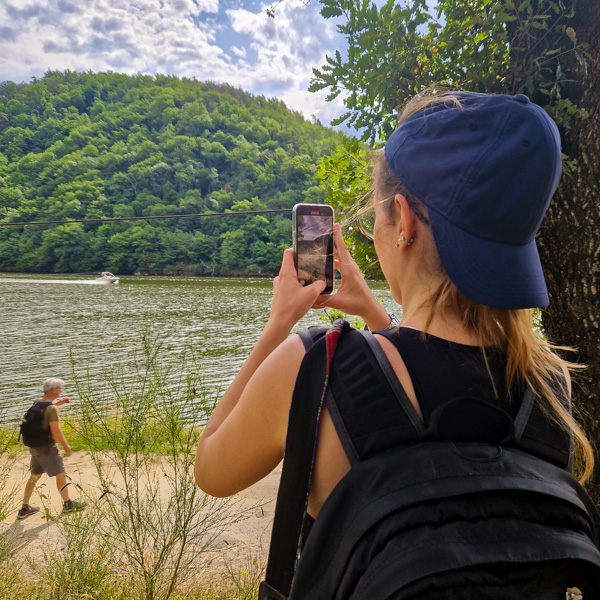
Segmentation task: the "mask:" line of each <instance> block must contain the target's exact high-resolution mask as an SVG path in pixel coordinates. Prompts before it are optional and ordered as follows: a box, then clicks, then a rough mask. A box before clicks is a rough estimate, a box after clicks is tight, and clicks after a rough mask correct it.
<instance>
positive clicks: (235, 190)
mask: <svg viewBox="0 0 600 600" xmlns="http://www.w3.org/2000/svg"><path fill="white" fill-rule="evenodd" d="M341 139H342V134H341V133H338V132H335V131H333V130H332V129H329V128H325V127H323V126H321V125H320V124H319V123H318V122H317V123H311V122H308V121H306V120H305V119H304V118H303V117H302V115H300V114H299V113H297V112H294V111H290V110H289V109H288V108H287V107H286V106H285V105H284V104H283V103H282V102H280V101H278V100H275V99H266V98H264V97H262V96H253V95H251V94H248V93H246V92H244V91H242V90H240V89H237V88H234V87H231V86H229V85H220V84H216V83H210V82H209V83H201V82H198V81H195V80H191V79H179V78H177V77H171V76H162V75H157V76H148V75H133V76H129V75H122V74H117V73H98V74H93V73H75V72H69V71H67V72H56V71H50V72H48V73H47V74H46V75H45V76H44V77H43V78H42V79H37V80H36V79H34V80H33V81H32V82H31V83H28V84H20V85H18V84H15V83H12V82H4V83H1V84H0V222H1V221H4V222H7V221H8V222H27V221H46V220H69V219H92V218H93V219H96V218H105V217H129V216H140V217H141V216H151V215H165V214H196V213H205V212H223V211H233V212H235V211H242V210H262V209H281V208H291V207H292V206H293V204H295V203H296V202H304V201H311V202H321V201H323V200H324V198H325V193H324V191H323V190H322V189H321V188H320V187H319V185H318V181H317V179H316V165H317V164H318V163H319V160H320V159H321V157H323V156H325V155H328V154H331V153H332V152H333V150H334V149H335V147H336V146H337V145H339V144H340V142H341ZM290 243H291V217H290V215H289V214H288V213H284V214H276V215H254V216H241V215H240V216H231V217H208V218H206V217H205V218H189V219H168V220H155V221H145V220H144V221H119V222H109V223H100V224H81V223H74V224H68V225H58V226H57V225H52V226H35V227H2V228H0V270H3V271H19V272H45V273H67V272H91V271H101V270H110V271H113V272H116V273H119V274H130V273H135V272H142V273H150V274H167V273H174V274H189V275H202V274H215V275H229V274H235V275H240V274H248V275H252V274H264V273H273V272H275V271H276V269H277V268H278V266H279V262H280V259H281V253H282V250H283V249H284V248H286V247H288V246H289V245H290Z"/></svg>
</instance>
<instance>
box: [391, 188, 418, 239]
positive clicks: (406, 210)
mask: <svg viewBox="0 0 600 600" xmlns="http://www.w3.org/2000/svg"><path fill="white" fill-rule="evenodd" d="M394 205H395V207H396V214H397V215H398V216H399V218H398V219H397V225H398V237H401V236H404V237H405V238H406V240H407V242H409V243H408V245H409V246H410V244H412V242H413V241H414V239H415V233H416V231H415V230H416V223H415V213H414V212H413V211H412V210H411V208H410V206H409V205H408V201H407V200H406V198H405V197H404V196H403V195H402V194H396V195H395V196H394Z"/></svg>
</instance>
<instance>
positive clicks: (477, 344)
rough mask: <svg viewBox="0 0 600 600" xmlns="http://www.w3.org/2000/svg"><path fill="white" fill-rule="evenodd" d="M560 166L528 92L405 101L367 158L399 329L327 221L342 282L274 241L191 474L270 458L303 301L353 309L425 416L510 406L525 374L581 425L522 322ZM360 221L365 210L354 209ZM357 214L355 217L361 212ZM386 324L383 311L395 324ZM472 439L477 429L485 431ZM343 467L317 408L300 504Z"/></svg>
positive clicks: (226, 486) (282, 427)
mask: <svg viewBox="0 0 600 600" xmlns="http://www.w3.org/2000/svg"><path fill="white" fill-rule="evenodd" d="M560 173H561V154H560V141H559V135H558V131H557V129H556V126H555V125H554V123H553V122H552V121H551V119H550V118H549V117H548V116H547V115H546V113H545V112H544V111H543V110H542V109H541V108H540V107H538V106H536V105H534V104H532V103H530V102H529V100H528V99H527V98H526V97H525V96H521V95H519V96H514V97H510V96H490V95H484V94H473V93H463V92H460V93H450V94H445V95H443V96H438V97H430V98H417V99H415V100H413V101H411V102H410V103H409V104H408V105H407V107H406V109H405V111H404V113H403V114H402V116H401V119H400V125H399V127H398V129H397V130H396V131H395V132H394V133H393V134H392V136H391V137H390V139H389V140H388V143H387V145H386V147H385V152H384V153H382V154H381V155H380V156H379V157H378V158H377V161H376V165H375V171H374V194H373V196H374V197H373V203H372V206H371V207H370V210H373V211H374V216H375V218H374V229H373V232H372V233H373V239H374V244H375V249H376V251H377V255H378V258H379V261H380V264H381V269H382V271H383V273H384V275H385V278H386V280H387V282H388V284H389V286H390V289H391V291H392V294H393V297H394V299H395V300H396V302H398V304H400V305H401V306H402V320H401V322H400V326H399V327H396V326H394V324H393V322H392V323H391V322H390V318H391V317H390V315H389V314H388V313H387V312H386V310H385V309H384V308H383V307H382V306H381V305H380V304H379V303H378V302H377V301H376V300H375V299H374V297H373V295H372V294H371V292H370V291H369V289H368V287H367V285H366V283H365V281H364V280H363V278H362V277H361V275H360V272H359V269H358V267H357V265H356V264H355V262H354V261H353V260H352V258H351V256H350V254H349V252H348V250H347V248H346V247H345V245H344V242H343V239H342V236H341V233H340V229H339V226H336V228H335V231H334V235H335V250H336V256H337V261H338V268H339V271H340V274H341V277H342V283H341V285H340V287H339V290H338V292H337V293H336V294H334V295H331V296H323V297H320V292H321V291H322V290H323V287H324V283H323V282H320V281H317V282H315V283H313V284H312V285H310V286H307V287H302V286H301V285H300V284H299V283H298V281H297V277H296V272H295V270H294V259H293V253H292V251H291V250H286V251H285V253H284V256H283V262H282V266H281V271H280V273H279V276H278V277H277V278H275V280H274V286H273V287H274V293H273V301H272V306H271V314H270V317H269V320H268V322H267V324H266V326H265V329H264V331H263V332H262V334H261V336H260V338H259V340H258V342H257V344H256V346H255V347H254V349H253V350H252V352H251V353H250V355H249V357H248V359H247V361H246V362H245V364H244V365H243V367H242V369H241V370H240V372H239V373H238V375H237V376H236V378H235V380H234V381H233V383H232V384H231V386H230V387H229V389H228V390H227V392H226V393H225V395H224V396H223V398H222V399H221V401H220V402H219V404H218V406H217V407H216V409H215V411H214V413H213V415H212V416H211V418H210V420H209V422H208V424H207V427H206V429H205V432H204V434H203V436H202V440H201V442H200V444H199V447H198V454H197V457H196V464H195V474H196V480H197V482H198V485H199V486H200V487H201V488H202V489H203V490H204V491H206V492H207V493H209V494H212V495H215V496H228V495H231V494H234V493H236V492H238V491H240V490H242V489H244V488H246V487H248V486H250V485H252V484H253V483H255V482H256V481H258V480H259V479H261V478H262V477H264V476H265V475H267V474H268V473H269V472H270V471H272V470H273V469H274V468H275V467H276V466H277V464H278V463H279V462H280V461H281V459H282V456H283V450H284V444H285V437H286V429H287V422H288V413H289V408H290V400H291V397H292V392H293V389H294V385H295V383H296V375H297V373H298V369H299V367H300V364H301V362H302V359H303V356H304V353H305V350H304V345H303V343H302V341H301V340H300V338H299V337H298V336H292V337H288V335H289V332H290V331H291V329H292V327H293V326H294V324H295V323H296V322H297V321H298V320H299V319H300V318H301V317H303V316H304V315H305V314H306V312H307V311H308V310H309V309H310V308H311V307H312V308H321V307H325V306H327V307H333V308H337V309H340V310H343V311H344V312H347V313H350V314H358V315H360V316H361V317H362V318H363V320H364V321H365V323H366V325H367V326H368V328H369V329H370V330H371V331H375V332H379V333H378V334H376V335H375V338H376V339H377V341H378V342H379V344H380V345H381V347H382V349H383V351H384V353H385V355H386V357H387V359H388V360H389V363H390V364H391V366H392V368H393V371H394V372H395V374H396V376H397V378H398V380H399V381H400V383H401V385H402V387H403V388H404V390H405V391H406V393H407V395H408V397H409V399H410V401H411V403H412V405H413V406H414V408H415V409H416V411H417V412H418V414H419V415H420V417H421V418H422V419H423V420H424V422H425V425H427V423H428V420H429V418H430V416H431V414H432V412H433V411H434V410H435V408H436V406H438V405H440V404H443V403H444V402H446V401H448V400H450V399H452V398H455V397H457V396H473V395H477V397H479V398H483V399H484V400H486V401H489V402H492V403H496V404H498V405H499V406H500V407H501V408H502V409H504V410H505V411H507V412H508V413H510V414H511V415H512V416H514V415H515V414H516V412H517V410H518V407H519V406H518V405H519V399H520V398H521V396H522V394H523V390H524V389H525V388H526V386H527V385H528V384H529V385H531V387H532V388H533V389H535V390H537V392H538V395H539V397H538V402H539V403H540V404H541V406H542V407H543V409H544V411H545V412H546V413H547V414H550V415H551V416H552V418H553V419H555V420H558V421H559V422H560V423H561V424H562V425H563V426H564V428H566V429H568V430H569V431H571V432H572V433H573V434H574V436H575V437H576V438H577V440H578V441H579V443H580V446H581V448H583V451H584V456H585V459H586V462H585V470H584V474H583V479H586V478H587V477H588V476H589V474H590V473H591V469H592V465H593V457H592V453H591V449H590V445H589V443H588V442H587V440H586V438H585V436H584V434H583V433H582V431H581V430H580V428H579V427H578V426H577V424H576V423H575V422H574V420H573V419H572V418H571V416H570V413H569V411H568V409H567V408H566V405H567V402H568V399H567V398H566V397H565V394H564V393H563V392H562V390H563V389H564V388H563V384H564V383H565V382H568V371H567V364H566V363H565V362H564V361H562V360H561V359H560V358H559V357H558V356H556V355H555V354H553V353H552V352H550V351H549V350H550V349H551V348H552V346H550V345H549V344H548V343H547V342H545V341H544V340H543V339H542V338H541V337H540V336H539V335H538V334H537V333H536V332H535V331H534V328H533V322H532V314H531V311H530V310H529V309H530V308H531V307H537V306H545V305H547V303H548V298H547V293H546V288H545V284H544V280H543V275H542V271H541V265H540V261H539V257H538V254H537V248H536V246H535V234H536V232H537V229H538V228H539V225H540V222H541V220H542V217H543V215H544V213H545V211H546V209H547V207H548V204H549V202H550V198H551V197H552V194H553V193H554V191H555V189H556V187H557V185H558V181H559V178H560ZM364 217H366V215H364ZM365 220H368V219H365ZM392 321H393V319H392ZM482 441H485V440H482ZM349 468H350V463H349V461H348V458H347V456H346V454H345V452H344V449H343V447H342V444H341V442H340V438H339V437H338V434H337V432H336V428H335V426H334V422H333V421H332V418H331V415H330V413H329V411H328V410H327V406H325V407H324V409H323V413H322V416H321V421H320V425H319V437H318V445H317V453H316V458H315V464H314V472H313V478H312V484H311V488H310V496H309V502H308V513H309V514H310V515H311V516H312V517H313V518H316V517H317V515H318V514H319V511H320V510H321V507H322V506H323V504H324V502H325V500H326V499H327V498H328V496H329V495H330V493H331V492H332V490H333V489H334V487H335V486H336V484H337V483H338V482H339V481H340V480H341V479H342V477H344V475H345V474H346V473H347V472H348V470H349Z"/></svg>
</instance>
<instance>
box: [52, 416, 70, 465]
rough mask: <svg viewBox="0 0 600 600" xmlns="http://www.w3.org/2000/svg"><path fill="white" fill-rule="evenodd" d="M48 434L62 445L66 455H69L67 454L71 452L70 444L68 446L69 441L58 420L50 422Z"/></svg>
mask: <svg viewBox="0 0 600 600" xmlns="http://www.w3.org/2000/svg"><path fill="white" fill-rule="evenodd" d="M50 434H51V435H52V437H53V438H54V440H55V441H56V442H57V443H58V444H60V445H61V446H62V447H63V449H64V451H65V454H66V456H69V454H71V446H69V443H68V442H67V439H66V438H65V435H64V433H63V432H62V429H61V428H60V421H52V422H51V423H50Z"/></svg>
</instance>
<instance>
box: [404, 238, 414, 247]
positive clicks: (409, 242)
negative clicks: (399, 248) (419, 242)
mask: <svg viewBox="0 0 600 600" xmlns="http://www.w3.org/2000/svg"><path fill="white" fill-rule="evenodd" d="M414 241H415V238H410V240H408V244H406V245H407V246H410V245H411V244H412V243H413V242H414Z"/></svg>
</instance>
